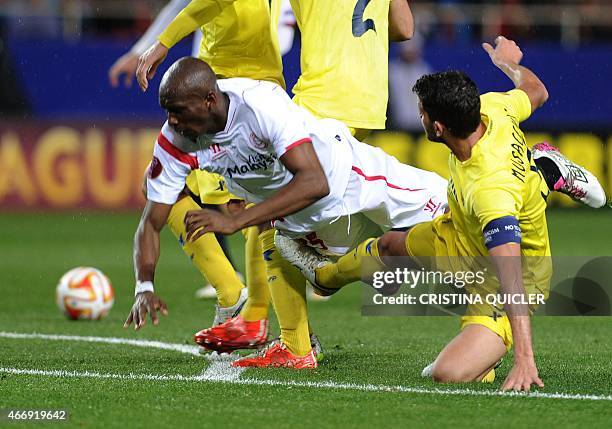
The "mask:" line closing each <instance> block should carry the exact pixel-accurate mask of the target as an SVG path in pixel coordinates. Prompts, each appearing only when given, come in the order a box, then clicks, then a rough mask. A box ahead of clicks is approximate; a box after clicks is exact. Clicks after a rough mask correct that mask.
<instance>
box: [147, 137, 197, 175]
mask: <svg viewBox="0 0 612 429" xmlns="http://www.w3.org/2000/svg"><path fill="white" fill-rule="evenodd" d="M157 143H159V145H160V146H161V147H162V149H163V150H165V151H166V152H168V154H170V155H172V156H173V157H174V158H176V159H178V160H179V161H181V162H182V163H183V164H187V165H188V166H190V167H191V169H192V170H197V168H198V167H199V164H198V158H196V157H195V156H193V155H189V154H188V153H185V152H183V151H182V150H180V149H179V148H177V147H176V146H174V145H173V144H172V143H170V140H168V139H167V138H166V136H165V135H163V134H162V133H159V137H157Z"/></svg>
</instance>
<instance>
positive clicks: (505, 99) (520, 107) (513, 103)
mask: <svg viewBox="0 0 612 429" xmlns="http://www.w3.org/2000/svg"><path fill="white" fill-rule="evenodd" d="M481 103H482V108H481V110H487V108H488V106H490V105H492V104H497V105H501V106H503V107H504V108H506V109H507V110H508V112H509V113H510V114H511V115H512V116H514V117H515V118H516V119H517V120H518V121H519V122H523V121H524V120H526V119H527V118H529V117H530V116H531V101H529V97H528V96H527V93H526V92H525V91H523V90H522V89H513V90H511V91H508V92H489V93H486V94H483V95H482V97H481Z"/></svg>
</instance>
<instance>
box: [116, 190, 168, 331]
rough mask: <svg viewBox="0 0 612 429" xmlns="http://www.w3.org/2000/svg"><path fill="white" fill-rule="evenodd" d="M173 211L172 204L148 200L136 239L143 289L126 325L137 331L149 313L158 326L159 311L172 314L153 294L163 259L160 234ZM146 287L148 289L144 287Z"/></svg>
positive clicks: (139, 280) (139, 281)
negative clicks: (156, 269) (160, 261)
mask: <svg viewBox="0 0 612 429" xmlns="http://www.w3.org/2000/svg"><path fill="white" fill-rule="evenodd" d="M171 209H172V206H171V205H167V204H160V203H155V202H152V201H147V203H146V205H145V208H144V210H143V212H142V217H141V218H140V223H139V224H138V229H137V230H136V235H135V237H134V271H135V274H136V282H137V284H138V285H140V286H139V289H137V292H138V293H137V294H136V299H135V302H134V305H133V306H132V309H131V310H130V313H129V315H128V318H127V319H126V321H125V324H124V325H123V326H124V327H125V328H127V327H129V326H130V325H131V323H132V322H134V328H135V329H136V330H138V329H140V328H141V327H143V326H144V325H145V321H146V316H147V313H149V314H150V316H151V320H152V322H153V324H154V325H157V324H158V323H159V319H158V318H157V311H161V313H162V314H164V315H167V314H168V309H167V307H166V303H165V302H163V301H162V300H161V299H159V297H158V296H157V295H155V294H154V293H153V290H152V289H153V287H152V285H153V280H154V278H155V267H156V266H157V261H158V259H159V233H160V231H161V230H162V228H163V227H164V225H165V224H166V221H167V220H168V215H169V214H170V210H171ZM142 285H144V286H145V287H141V286H142ZM147 286H149V287H147ZM141 289H142V291H140V292H139V290H141ZM147 289H148V290H147Z"/></svg>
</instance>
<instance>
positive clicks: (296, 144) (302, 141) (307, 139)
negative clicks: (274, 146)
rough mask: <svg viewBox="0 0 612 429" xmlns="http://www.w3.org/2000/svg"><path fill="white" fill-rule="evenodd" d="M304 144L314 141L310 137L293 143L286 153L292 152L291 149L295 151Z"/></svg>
mask: <svg viewBox="0 0 612 429" xmlns="http://www.w3.org/2000/svg"><path fill="white" fill-rule="evenodd" d="M303 143H312V140H311V139H310V137H306V138H303V139H300V140H298V141H296V142H293V143H291V144H290V145H289V146H287V149H285V152H288V151H290V150H291V149H293V148H294V147H297V146H299V145H301V144H303Z"/></svg>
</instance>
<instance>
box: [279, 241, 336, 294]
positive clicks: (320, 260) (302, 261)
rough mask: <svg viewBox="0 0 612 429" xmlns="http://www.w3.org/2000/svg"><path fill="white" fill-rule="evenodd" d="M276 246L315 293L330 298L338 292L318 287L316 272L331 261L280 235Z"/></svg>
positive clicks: (304, 245)
mask: <svg viewBox="0 0 612 429" xmlns="http://www.w3.org/2000/svg"><path fill="white" fill-rule="evenodd" d="M274 245H275V246H276V250H278V253H280V255H281V256H282V257H283V258H284V259H285V260H286V261H287V262H289V263H290V264H291V265H293V266H294V267H297V268H298V269H299V270H300V271H301V272H302V274H303V275H304V277H306V280H308V282H309V283H310V284H311V286H312V288H313V290H314V292H315V293H316V294H317V295H321V296H330V295H333V294H335V293H336V292H338V291H339V290H340V289H332V288H326V287H323V286H321V285H318V284H317V282H316V274H315V270H316V269H317V268H321V267H323V266H325V265H327V264H331V260H330V259H329V258H327V257H325V256H323V255H321V254H320V253H319V252H317V251H316V250H315V249H313V248H312V247H310V246H308V245H306V244H303V243H301V242H299V241H298V240H293V239H291V238H289V237H287V236H284V235H282V234H280V233H278V232H277V233H276V235H275V236H274Z"/></svg>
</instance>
